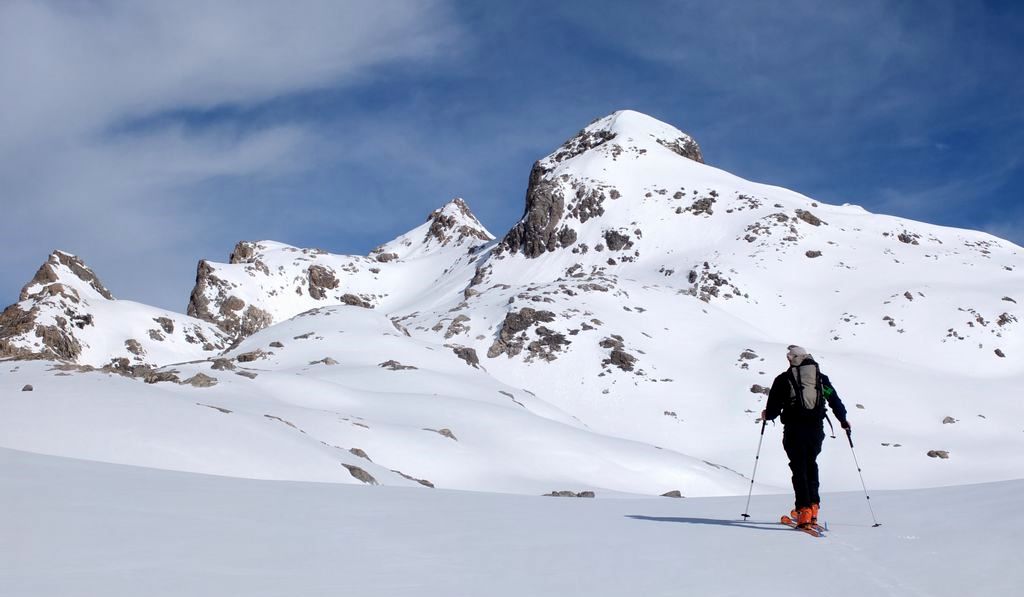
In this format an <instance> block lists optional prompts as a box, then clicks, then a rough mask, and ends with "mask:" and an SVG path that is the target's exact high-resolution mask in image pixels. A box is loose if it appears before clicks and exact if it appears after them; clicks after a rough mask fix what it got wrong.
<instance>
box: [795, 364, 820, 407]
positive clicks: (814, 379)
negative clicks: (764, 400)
mask: <svg viewBox="0 0 1024 597" xmlns="http://www.w3.org/2000/svg"><path fill="white" fill-rule="evenodd" d="M787 378H788V379H789V385H790V391H789V404H788V405H787V406H788V407H789V408H788V410H790V411H799V412H801V413H803V414H808V415H809V414H811V413H819V412H820V413H822V414H824V411H825V401H824V400H823V399H822V389H821V372H820V371H819V370H818V364H817V363H815V362H814V361H813V360H811V359H805V360H804V362H803V363H801V364H799V365H796V366H793V367H790V368H789V371H788V375H787Z"/></svg>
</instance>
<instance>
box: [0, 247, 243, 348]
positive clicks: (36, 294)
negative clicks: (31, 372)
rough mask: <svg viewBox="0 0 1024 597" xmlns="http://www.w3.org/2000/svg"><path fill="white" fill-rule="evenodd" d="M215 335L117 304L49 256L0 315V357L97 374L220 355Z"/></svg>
mask: <svg viewBox="0 0 1024 597" xmlns="http://www.w3.org/2000/svg"><path fill="white" fill-rule="evenodd" d="M226 345H227V342H226V337H225V336H224V334H222V333H220V331H219V330H217V329H216V328H215V327H213V326H210V325H208V324H206V323H204V322H201V321H197V320H193V319H191V318H187V317H184V316H182V315H180V314H177V313H171V312H168V311H163V310H161V309H156V308H153V307H149V306H146V305H140V304H138V303H133V302H130V301H118V300H115V299H114V296H113V295H112V294H111V293H110V291H109V290H107V288H106V287H105V286H104V285H103V283H102V282H100V280H99V277H98V276H97V275H96V273H95V272H93V271H92V269H90V268H89V267H88V266H87V265H86V264H85V262H84V261H82V260H81V259H80V258H78V257H77V256H75V255H72V254H70V253H65V252H63V251H54V252H53V253H51V254H50V256H49V258H48V259H47V260H46V262H45V263H44V264H43V265H42V266H41V267H40V268H39V270H38V271H37V272H36V275H35V276H34V277H33V278H32V280H30V281H29V283H28V284H26V285H25V287H24V288H22V290H21V294H20V295H19V301H18V302H17V303H15V304H13V305H10V306H8V307H7V308H6V309H5V310H4V311H3V313H0V356H13V357H16V358H43V359H56V360H62V361H70V362H74V363H78V364H87V365H95V366H104V365H109V364H110V363H112V362H118V361H120V360H121V359H124V360H126V361H129V362H131V363H132V364H134V365H144V364H156V363H159V362H173V361H181V360H189V359H195V358H204V357H206V356H209V355H210V354H212V353H216V352H218V351H220V350H223V349H224V348H225V347H226Z"/></svg>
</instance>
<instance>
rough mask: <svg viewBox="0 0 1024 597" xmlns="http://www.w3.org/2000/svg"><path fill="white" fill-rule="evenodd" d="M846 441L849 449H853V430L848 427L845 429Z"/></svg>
mask: <svg viewBox="0 0 1024 597" xmlns="http://www.w3.org/2000/svg"><path fill="white" fill-rule="evenodd" d="M846 439H847V441H849V442H850V448H851V449H852V448H853V430H852V429H850V428H849V427H847V428H846Z"/></svg>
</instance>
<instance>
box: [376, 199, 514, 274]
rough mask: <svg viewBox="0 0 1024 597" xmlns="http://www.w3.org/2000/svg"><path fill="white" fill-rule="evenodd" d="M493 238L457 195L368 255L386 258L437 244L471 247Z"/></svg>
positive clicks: (425, 250)
mask: <svg viewBox="0 0 1024 597" xmlns="http://www.w3.org/2000/svg"><path fill="white" fill-rule="evenodd" d="M492 240H494V235H492V234H491V233H490V232H489V231H488V230H487V228H485V227H484V225H483V224H481V223H480V220H478V219H476V216H475V215H473V212H472V211H471V210H470V209H469V205H467V204H466V202H465V201H464V200H463V199H462V198H461V197H456V198H455V199H452V200H451V201H449V202H448V203H446V204H444V205H443V206H441V207H439V208H437V209H435V210H434V211H432V212H430V215H428V216H427V221H426V222H424V223H423V224H421V225H419V226H417V227H416V228H413V229H412V230H410V231H409V232H406V233H405V234H403V235H402V236H399V237H398V238H396V239H394V240H392V241H391V242H388V243H385V244H383V245H381V246H379V247H377V248H376V249H374V250H373V251H371V252H370V257H371V258H373V259H376V260H377V261H380V262H388V261H392V260H394V259H404V258H407V257H413V256H416V255H421V254H424V253H429V252H431V251H433V250H435V249H438V248H451V247H458V248H463V247H465V246H467V245H468V246H469V247H470V248H473V247H476V246H479V245H481V244H484V243H487V242H489V241H492Z"/></svg>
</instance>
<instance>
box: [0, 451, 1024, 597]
mask: <svg viewBox="0 0 1024 597" xmlns="http://www.w3.org/2000/svg"><path fill="white" fill-rule="evenodd" d="M0 471H2V472H0V511H2V512H3V513H4V517H3V518H4V522H3V529H2V531H3V532H0V586H2V587H3V594H4V595H5V597H29V596H32V597H40V596H50V595H54V596H56V595H60V596H62V597H72V596H75V595H82V596H90V597H92V596H95V595H103V596H105V597H120V596H124V597H136V596H138V595H147V596H150V597H158V596H161V595H168V596H180V595H190V596H193V597H201V596H207V595H209V596H217V597H222V596H224V595H246V596H249V597H257V596H262V595H267V596H270V595H274V596H281V595H302V596H305V597H313V596H318V595H324V596H327V595H330V596H332V597H333V596H336V595H359V596H360V597H371V596H374V595H380V596H382V597H383V596H386V597H396V596H403V595H405V596H412V595H417V596H418V595H423V596H427V595H438V596H443V595H488V596H494V597H500V596H506V595H507V596H509V597H522V596H524V595H586V596H587V597H602V596H608V597H621V596H623V595H645V596H651V597H656V596H662V595H663V596H666V597H667V596H673V597H675V596H678V595H737V596H739V595H744V596H749V595H758V596H762V597H771V596H774V595H780V596H781V595H784V596H787V597H788V596H791V595H793V594H794V591H797V592H799V591H798V590H797V589H795V587H796V586H800V587H805V588H806V590H807V591H811V592H814V593H816V594H821V595H830V596H839V597H841V596H851V597H854V596H856V597H860V596H863V595H872V596H874V595H878V596H899V597H904V596H907V595H927V596H930V597H942V596H947V595H948V596H951V597H953V596H955V597H960V596H963V595H1017V594H1019V593H1020V587H1021V586H1022V583H1024V569H1022V568H1021V567H1020V566H1019V565H1018V564H1017V561H1018V559H1019V548H1020V539H1019V538H1020V536H1021V534H1022V533H1024V515H1022V514H1021V512H1020V509H1019V507H1018V506H1019V501H1020V496H1021V495H1022V493H1024V481H1009V482H1002V483H993V484H986V485H973V486H961V487H951V488H943V489H931V490H913V491H889V492H878V493H876V494H873V495H872V498H873V499H872V503H873V504H874V507H875V510H876V512H877V514H878V516H879V518H880V520H881V521H882V522H883V526H881V527H878V528H872V527H871V519H870V516H869V514H868V511H867V509H866V506H865V500H864V496H863V494H861V493H840V494H827V495H825V497H824V500H823V503H824V506H825V508H824V510H823V513H824V515H825V517H826V518H827V519H828V521H829V527H830V529H831V530H830V532H829V535H828V537H826V538H824V539H814V538H812V537H809V536H807V535H804V534H803V533H800V532H797V531H793V530H790V529H789V528H787V527H783V526H781V525H779V524H777V523H775V522H774V521H775V520H776V518H777V515H778V514H779V513H781V512H784V511H785V510H786V509H787V508H788V506H789V500H788V497H786V496H759V497H755V498H754V500H753V502H752V504H751V509H750V511H751V513H752V518H751V519H750V521H749V522H740V517H739V514H740V513H741V512H742V509H743V506H744V501H745V498H743V497H730V498H698V499H683V500H679V499H676V500H672V499H667V498H630V499H600V498H598V499H594V500H588V499H564V498H546V497H533V496H511V495H502V494H493V493H492V494H482V493H472V492H459V491H447V490H437V491H432V492H431V491H419V490H414V489H408V488H400V487H353V486H346V485H338V484H316V483H297V482H282V481H253V480H243V479H232V478H224V477H213V476H204V475H197V474H191V473H176V472H170V471H159V470H153V469H144V468H136V467H127V466H120V465H110V464H102V463H95V462H87V461H79V460H71V459H64V458H56V457H50V456H41V455H36V454H28V453H24V452H17V451H13V450H0ZM979 513H986V514H998V516H997V520H998V524H994V525H993V524H980V520H979V517H978V516H979Z"/></svg>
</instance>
